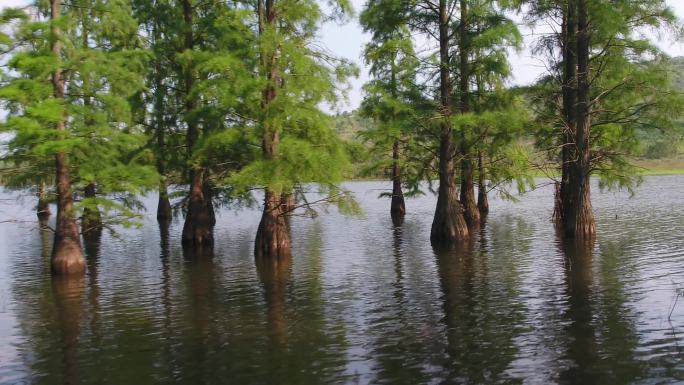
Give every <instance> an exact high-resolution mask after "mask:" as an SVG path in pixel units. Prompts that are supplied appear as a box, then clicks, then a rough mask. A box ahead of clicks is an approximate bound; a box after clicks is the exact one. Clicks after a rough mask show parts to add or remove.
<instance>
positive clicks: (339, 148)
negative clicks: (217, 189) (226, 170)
mask: <svg viewBox="0 0 684 385" xmlns="http://www.w3.org/2000/svg"><path fill="white" fill-rule="evenodd" d="M334 5H335V6H336V8H335V9H334V14H333V16H340V15H342V14H344V13H345V12H348V11H350V8H349V4H348V3H347V2H344V1H342V2H339V3H335V4H334ZM324 16H325V15H324V13H323V11H322V10H321V8H320V6H319V4H318V3H317V2H315V1H313V0H304V1H294V0H258V1H257V4H256V21H257V30H258V39H257V45H258V55H259V63H258V66H257V73H258V74H259V77H260V80H261V86H260V90H261V95H260V96H261V97H260V101H259V102H258V105H256V106H255V108H254V111H255V112H254V116H255V119H254V121H255V122H256V123H255V124H254V125H253V126H252V127H251V128H253V129H254V130H255V133H256V136H257V137H258V138H260V139H261V154H260V156H259V157H258V158H257V159H255V160H254V161H253V162H251V163H250V164H248V165H247V166H246V167H244V168H243V169H242V170H240V171H239V172H236V173H234V174H233V175H232V177H231V179H230V183H231V184H233V185H234V186H237V187H238V189H240V188H246V187H248V186H262V187H263V188H264V209H263V213H262V216H261V221H260V223H259V228H258V230H257V234H256V240H255V245H254V253H255V255H256V256H257V257H273V258H277V257H282V256H287V255H289V254H290V246H291V245H290V235H289V232H288V229H289V227H288V225H287V220H286V216H287V215H288V214H289V211H290V210H292V208H293V207H292V203H291V200H290V199H288V197H287V196H288V194H290V193H292V191H293V189H295V188H296V187H297V186H301V185H302V184H305V183H318V184H320V185H322V186H324V190H325V191H326V192H327V193H329V194H330V195H331V197H330V198H332V199H336V200H339V199H340V198H341V197H342V198H344V197H345V194H344V193H341V192H340V190H339V189H338V188H336V186H335V184H336V183H338V182H339V181H341V179H342V171H343V170H344V168H345V167H346V165H347V163H348V161H347V159H346V153H345V149H344V146H343V145H342V143H341V141H339V139H338V138H337V137H336V136H335V135H334V133H333V132H332V130H331V127H332V120H331V118H330V117H329V116H327V115H326V114H324V113H323V112H322V111H321V110H320V105H321V103H323V102H326V101H327V102H330V103H334V102H335V101H336V98H337V95H336V85H337V84H339V83H340V82H343V81H345V79H346V78H347V77H348V76H349V75H352V74H354V72H355V69H354V67H352V66H350V65H348V64H347V63H345V62H344V61H342V60H339V59H337V58H335V57H333V56H331V55H329V54H328V53H327V52H325V51H324V50H321V49H319V48H318V47H317V46H316V44H314V41H313V40H314V38H315V37H316V33H317V31H318V29H319V27H320V24H321V22H322V21H323V19H324ZM345 200H346V199H342V201H345Z"/></svg>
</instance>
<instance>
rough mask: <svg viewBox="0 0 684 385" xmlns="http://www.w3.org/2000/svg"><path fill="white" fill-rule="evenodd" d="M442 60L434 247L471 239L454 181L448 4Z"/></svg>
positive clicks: (443, 14)
mask: <svg viewBox="0 0 684 385" xmlns="http://www.w3.org/2000/svg"><path fill="white" fill-rule="evenodd" d="M439 18H440V21H439V59H440V70H439V72H440V74H439V75H440V76H439V78H440V79H439V80H440V104H441V106H440V107H441V109H442V111H441V113H442V124H441V130H442V132H441V137H440V144H439V191H438V195H437V207H436V208H435V217H434V219H433V221H432V229H431V231H430V242H431V243H432V244H433V245H435V246H438V245H454V244H457V243H458V242H460V241H463V240H466V239H468V237H469V233H468V226H467V224H466V222H465V219H464V217H463V209H462V207H461V203H460V202H459V201H458V196H457V195H456V183H455V181H454V161H453V157H454V150H455V149H454V145H453V143H452V137H451V136H452V135H451V134H452V127H451V122H450V121H449V119H450V117H451V79H450V76H449V27H450V26H449V15H448V10H447V6H446V0H440V2H439Z"/></svg>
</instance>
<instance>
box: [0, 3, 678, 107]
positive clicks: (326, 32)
mask: <svg viewBox="0 0 684 385" xmlns="http://www.w3.org/2000/svg"><path fill="white" fill-rule="evenodd" d="M351 2H352V4H353V5H354V8H355V9H356V13H357V16H358V14H359V13H360V12H361V9H362V8H363V5H364V3H365V0H351ZM28 3H30V1H29V0H0V9H2V8H4V7H10V6H21V5H26V4H28ZM667 3H668V4H669V5H670V6H671V7H672V8H673V9H674V11H675V13H676V14H677V16H678V17H679V18H680V19H684V0H667ZM517 19H518V18H516V20H517ZM520 29H521V32H522V33H523V36H524V38H525V41H524V48H523V50H522V51H521V52H519V53H516V52H511V56H510V60H511V64H512V67H513V78H512V79H510V83H511V84H515V85H523V84H530V83H532V82H534V81H535V80H536V79H537V78H538V77H539V75H541V74H542V73H544V72H545V71H546V68H545V67H544V64H543V61H541V60H540V59H539V58H534V57H532V55H531V53H530V49H529V48H530V46H531V44H532V43H533V42H534V40H535V39H536V37H537V36H538V35H537V36H535V33H537V34H538V33H539V32H541V31H543V30H544V29H543V28H541V27H540V28H537V29H535V30H530V29H529V28H527V27H526V26H521V27H520ZM320 38H321V41H320V43H321V44H322V45H324V46H325V47H326V48H327V49H328V50H329V51H331V52H333V53H335V54H336V55H338V56H341V57H345V58H347V59H349V60H351V61H353V62H355V63H357V65H358V66H359V67H360V68H361V76H360V77H359V78H357V79H352V82H351V83H352V84H351V86H352V88H351V91H350V93H349V97H348V102H346V103H343V104H342V105H340V106H339V110H341V111H345V110H351V109H354V108H356V107H358V105H359V103H360V102H361V99H362V98H363V94H362V90H361V87H362V86H363V84H364V83H365V82H366V81H367V80H368V72H367V70H366V66H365V65H364V63H363V58H362V52H363V47H364V45H365V44H366V43H367V42H368V40H369V36H368V35H367V34H364V33H363V32H362V31H361V27H360V26H359V23H358V22H357V20H356V19H354V20H352V21H350V22H349V23H347V24H345V25H337V24H335V23H328V24H326V25H325V26H323V29H322V31H321V34H320ZM657 40H658V41H659V46H660V48H661V49H663V50H664V51H665V52H666V53H667V54H669V55H671V56H684V42H681V41H680V42H671V40H672V37H670V36H660V37H659V38H658V39H657ZM2 115H4V114H3V111H0V118H2Z"/></svg>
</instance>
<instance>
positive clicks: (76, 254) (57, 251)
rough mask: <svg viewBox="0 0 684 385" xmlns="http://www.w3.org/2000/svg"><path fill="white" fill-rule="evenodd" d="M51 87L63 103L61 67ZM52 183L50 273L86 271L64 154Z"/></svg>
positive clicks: (55, 10) (55, 2)
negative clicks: (54, 213)
mask: <svg viewBox="0 0 684 385" xmlns="http://www.w3.org/2000/svg"><path fill="white" fill-rule="evenodd" d="M60 4H61V3H60V2H59V0H51V1H50V10H51V17H50V18H51V20H53V21H55V20H56V19H59V17H60ZM51 29H52V42H51V45H52V53H53V55H54V56H55V59H56V60H59V59H60V57H61V51H62V48H61V44H60V41H59V34H60V29H59V27H58V26H57V24H52V27H51ZM52 86H53V92H54V97H55V99H59V100H61V101H63V100H64V75H63V73H62V70H61V68H56V69H55V70H54V72H53V74H52ZM65 120H66V117H63V118H62V119H61V120H60V121H59V122H57V127H56V129H57V130H60V131H64V130H65V129H66V127H65ZM55 174H56V175H55V176H56V178H55V183H56V191H57V224H56V228H55V240H54V246H53V247H52V258H51V259H52V263H51V264H52V272H53V273H54V274H76V273H83V271H84V270H85V258H84V257H83V250H82V249H81V234H80V232H79V230H78V223H77V222H76V218H75V217H74V200H73V197H72V195H71V178H70V177H69V160H68V157H67V154H66V153H64V152H58V153H57V154H55Z"/></svg>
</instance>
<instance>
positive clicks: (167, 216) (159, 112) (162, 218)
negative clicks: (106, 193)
mask: <svg viewBox="0 0 684 385" xmlns="http://www.w3.org/2000/svg"><path fill="white" fill-rule="evenodd" d="M155 35H156V36H155V39H158V38H159V36H158V32H157V31H156V27H155ZM156 71H157V74H160V73H161V65H160V64H159V62H158V63H157V66H156ZM162 87H163V84H162V79H161V75H157V76H156V77H155V86H154V92H155V101H154V112H155V119H154V120H155V122H154V123H155V127H154V128H155V131H156V132H155V133H156V136H157V172H158V173H159V176H160V180H159V199H158V202H157V221H158V222H169V221H171V219H172V216H173V212H172V210H171V202H170V201H169V190H168V186H167V183H166V157H165V156H164V153H165V151H166V131H165V127H164V92H163V88H162Z"/></svg>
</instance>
